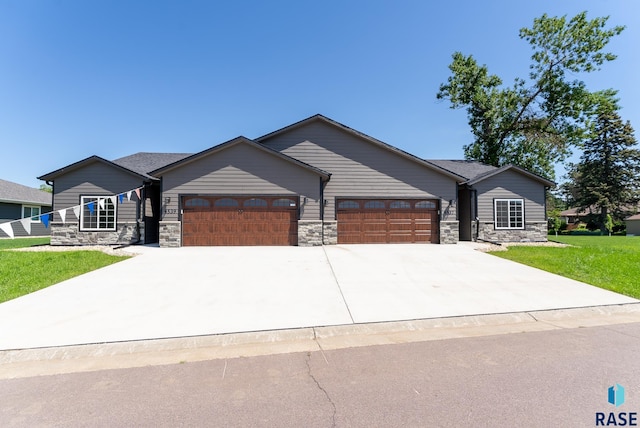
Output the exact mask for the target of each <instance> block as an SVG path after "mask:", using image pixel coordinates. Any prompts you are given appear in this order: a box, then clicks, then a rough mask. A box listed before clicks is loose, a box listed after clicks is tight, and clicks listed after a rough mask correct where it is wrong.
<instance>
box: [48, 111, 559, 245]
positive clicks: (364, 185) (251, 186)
mask: <svg viewBox="0 0 640 428" xmlns="http://www.w3.org/2000/svg"><path fill="white" fill-rule="evenodd" d="M39 178H40V179H42V180H46V181H47V182H48V183H50V184H52V186H53V193H54V207H53V209H54V219H53V222H52V244H53V245H77V244H90V243H104V244H125V243H135V242H145V243H151V242H159V243H160V246H161V247H166V246H168V247H170V246H192V245H301V246H312V245H330V244H336V243H345V244H348V243H404V242H406V243H442V244H449V243H456V242H458V241H459V240H476V239H480V240H487V241H544V240H546V233H547V222H546V218H545V191H546V189H547V188H548V187H549V186H552V185H553V183H552V182H551V181H548V180H546V179H544V178H541V177H539V176H537V175H534V174H532V173H530V172H528V171H525V170H523V169H521V168H518V167H515V166H505V167H502V168H495V167H490V166H486V165H482V164H480V163H478V162H470V161H428V160H424V159H420V158H418V157H416V156H414V155H412V154H410V153H407V152H405V151H403V150H400V149H398V148H396V147H394V146H391V145H389V144H386V143H384V142H382V141H379V140H377V139H375V138H373V137H370V136H368V135H366V134H363V133H361V132H359V131H356V130H354V129H352V128H349V127H348V126H345V125H343V124H340V123H338V122H336V121H334V120H332V119H329V118H327V117H325V116H322V115H315V116H312V117H309V118H307V119H304V120H302V121H300V122H296V123H294V124H292V125H289V126H286V127H284V128H281V129H278V130H276V131H274V132H271V133H269V134H267V135H264V136H262V137H259V138H256V139H249V138H245V137H237V138H234V139H232V140H230V141H227V142H225V143H222V144H219V145H217V146H214V147H211V148H208V149H206V150H204V151H201V152H199V153H195V154H186V153H137V154H134V155H131V156H127V157H124V158H120V159H116V160H113V161H109V160H106V159H103V158H101V157H98V156H91V157H89V158H86V159H83V160H81V161H79V162H76V163H74V164H71V165H68V166H66V167H63V168H61V169H58V170H56V171H53V172H50V173H48V174H45V175H43V176H41V177H39ZM133 188H141V189H142V193H141V197H140V198H139V199H137V200H135V201H133V202H131V203H128V204H126V203H125V204H119V203H115V202H114V200H110V199H106V202H105V200H104V199H103V198H105V197H107V196H108V195H114V194H118V193H121V192H125V191H127V190H129V189H133ZM101 198H102V199H101ZM96 201H100V202H101V206H100V208H99V209H94V210H89V209H88V208H87V206H88V204H89V205H91V204H93V203H94V202H96ZM74 205H81V206H82V207H83V208H82V210H80V214H79V216H78V218H76V219H75V220H73V221H70V220H69V219H67V221H66V222H65V221H62V219H61V218H60V216H59V215H58V214H57V213H56V212H57V211H58V210H65V209H68V208H70V207H72V206H74ZM74 218H75V217H74Z"/></svg>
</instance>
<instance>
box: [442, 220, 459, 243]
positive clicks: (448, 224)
mask: <svg viewBox="0 0 640 428" xmlns="http://www.w3.org/2000/svg"><path fill="white" fill-rule="evenodd" d="M459 227H460V225H459V222H458V221H457V220H455V221H440V243H441V244H456V243H457V242H458V241H459V240H460V230H459Z"/></svg>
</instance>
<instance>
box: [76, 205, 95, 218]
mask: <svg viewBox="0 0 640 428" xmlns="http://www.w3.org/2000/svg"><path fill="white" fill-rule="evenodd" d="M87 208H89V213H90V214H91V215H93V212H94V211H95V210H96V203H95V202H89V203H88V204H87ZM78 218H80V217H78Z"/></svg>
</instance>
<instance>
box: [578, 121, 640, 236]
mask: <svg viewBox="0 0 640 428" xmlns="http://www.w3.org/2000/svg"><path fill="white" fill-rule="evenodd" d="M572 176H573V177H575V180H576V181H575V183H574V186H575V189H576V202H577V204H578V205H579V206H580V207H581V208H587V207H590V206H595V207H597V208H599V215H598V223H599V227H600V230H601V231H602V233H607V231H610V230H611V227H608V222H607V218H608V216H610V215H613V216H614V217H616V218H622V217H624V215H625V211H626V209H628V208H629V207H630V206H632V205H635V204H636V203H637V202H638V200H639V199H640V150H639V149H638V148H637V146H636V139H635V136H634V131H633V128H632V127H631V124H630V123H629V122H628V121H627V122H626V123H625V122H623V121H622V119H621V118H620V116H619V114H618V113H617V112H615V111H610V110H608V109H606V110H604V111H602V112H601V113H600V114H599V115H598V116H597V119H596V123H595V131H594V136H593V137H592V138H591V139H589V140H587V142H585V146H584V152H583V154H582V156H581V157H580V161H579V162H578V163H577V164H576V165H575V167H574V171H573V174H572Z"/></svg>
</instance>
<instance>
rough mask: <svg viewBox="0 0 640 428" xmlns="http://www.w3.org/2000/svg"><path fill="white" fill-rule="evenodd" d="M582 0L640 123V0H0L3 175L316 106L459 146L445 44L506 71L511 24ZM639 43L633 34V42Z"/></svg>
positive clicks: (521, 45) (21, 176)
mask: <svg viewBox="0 0 640 428" xmlns="http://www.w3.org/2000/svg"><path fill="white" fill-rule="evenodd" d="M583 10H587V11H588V12H589V17H596V16H606V15H609V16H610V20H609V24H610V25H626V26H627V29H626V30H625V31H624V32H623V33H622V34H621V35H620V36H618V37H617V38H615V39H614V40H613V41H612V43H611V44H610V45H609V50H610V51H613V52H614V53H615V54H617V55H618V56H619V57H618V59H617V60H616V61H615V62H613V63H609V64H606V65H605V66H604V68H603V69H602V70H601V71H599V72H597V73H595V74H592V75H587V76H576V77H577V78H580V79H583V80H585V82H587V84H588V86H589V87H590V88H591V89H594V90H595V89H604V88H610V87H613V88H616V89H618V90H619V91H620V92H619V96H620V98H621V105H622V107H623V109H622V111H621V114H622V117H623V119H625V120H630V121H631V124H632V125H633V126H634V127H636V128H637V127H640V101H639V100H640V85H638V84H637V79H632V78H631V76H632V73H633V74H634V76H635V75H637V73H638V69H640V59H638V55H637V52H638V50H637V43H638V41H640V28H639V27H640V3H638V2H636V1H633V0H624V1H623V0H606V1H605V0H599V1H595V0H580V1H578V0H563V1H557V0H555V1H552V0H538V1H535V2H521V1H513V0H508V1H506V0H505V1H503V0H500V1H484V2H480V1H477V0H475V1H448V2H431V1H412V0H402V1H391V0H389V1H378V0H366V1H365V0H363V1H346V0H342V1H334V0H323V1H322V2H318V1H314V2H307V1H300V0H294V1H278V0H275V1H268V2H266V1H233V2H231V1H213V0H210V1H195V0H184V1H164V0H154V1H132V0H128V1H119V0H92V1H85V0H58V1H53V0H49V1H38V0H28V1H25V0H13V1H9V0H0V147H1V148H2V157H1V161H0V178H2V179H5V180H10V181H15V182H18V183H21V184H25V185H28V186H33V187H38V186H39V185H40V184H42V182H40V181H39V180H37V179H36V177H37V176H39V175H42V174H45V173H47V172H50V171H53V170H55V169H58V168H61V167H63V166H66V165H68V164H70V163H73V162H76V161H78V160H81V159H83V158H85V157H87V156H91V155H94V154H95V155H98V156H101V157H104V158H106V159H111V160H112V159H116V158H118V157H121V156H126V155H129V154H132V153H135V152H139V151H158V152H198V151H201V150H204V149H206V148H208V147H211V146H213V145H216V144H219V143H222V142H224V141H227V140H229V139H231V138H234V137H236V136H238V135H244V136H246V137H249V138H255V137H259V136H261V135H264V134H266V133H268V132H271V131H273V130H275V129H278V128H280V127H283V126H286V125H289V124H291V123H293V122H296V121H298V120H301V119H304V118H306V117H308V116H311V115H313V114H316V113H321V114H324V115H325V116H328V117H330V118H332V119H335V120H337V121H339V122H341V123H344V124H345V125H348V126H350V127H352V128H355V129H357V130H359V131H362V132H364V133H366V134H368V135H371V136H373V137H375V138H378V139H380V140H383V141H385V142H387V143H389V144H392V145H394V146H397V147H399V148H401V149H403V150H406V151H409V152H411V153H413V154H415V155H417V156H420V157H424V158H429V159H460V158H462V157H463V151H462V147H463V145H464V144H467V143H469V142H470V141H471V135H470V132H469V127H468V125H467V119H466V115H465V113H464V111H456V110H451V109H449V107H448V104H447V103H445V102H439V101H437V100H436V99H435V94H436V92H437V91H438V87H439V85H440V83H442V82H444V81H446V79H447V77H448V76H449V70H448V68H447V66H448V65H449V63H450V60H451V54H452V53H453V52H454V51H462V52H463V53H465V54H473V55H474V57H475V58H476V59H477V60H478V62H480V63H483V64H487V65H488V67H489V71H490V72H491V73H495V74H498V75H499V76H501V77H502V78H503V80H504V81H505V82H506V83H511V82H512V80H513V78H514V77H516V76H523V77H524V76H526V74H527V72H528V65H529V57H530V55H531V50H530V48H529V45H528V44H527V43H526V42H524V41H522V40H520V39H519V37H518V30H519V29H520V28H522V27H529V26H531V24H532V22H533V19H534V18H535V17H538V16H540V15H542V14H543V13H547V14H549V15H569V16H573V15H575V14H576V13H578V12H580V11H583ZM634 45H635V46H634Z"/></svg>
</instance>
